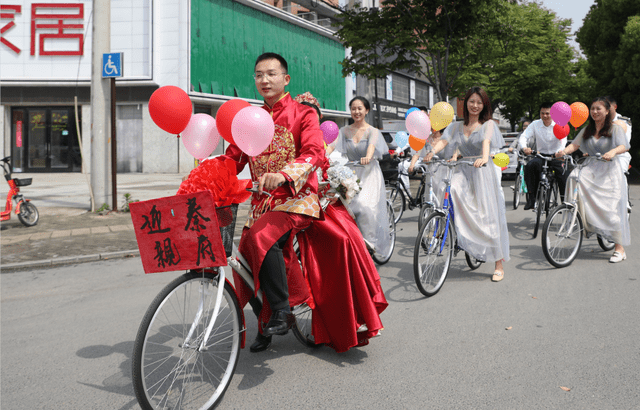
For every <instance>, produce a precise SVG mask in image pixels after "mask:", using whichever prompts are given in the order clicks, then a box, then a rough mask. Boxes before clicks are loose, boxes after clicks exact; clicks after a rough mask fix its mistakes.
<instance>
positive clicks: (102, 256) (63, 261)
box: [0, 249, 140, 273]
mask: <svg viewBox="0 0 640 410" xmlns="http://www.w3.org/2000/svg"><path fill="white" fill-rule="evenodd" d="M136 256H140V251H139V250H138V249H135V250H130V251H117V252H106V253H96V254H93V255H81V256H68V257H64V258H55V259H43V260H39V261H27V262H18V263H9V264H6V265H0V272H2V273H4V272H5V271H14V270H21V269H29V268H44V267H53V266H60V265H70V264H77V263H83V262H95V261H100V260H108V259H116V258H130V257H136Z"/></svg>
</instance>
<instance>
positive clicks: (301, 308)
mask: <svg viewBox="0 0 640 410" xmlns="http://www.w3.org/2000/svg"><path fill="white" fill-rule="evenodd" d="M291 312H292V313H293V315H294V316H295V317H296V323H295V325H294V326H293V328H291V330H292V331H293V335H294V336H295V337H296V339H298V340H299V341H300V342H301V343H302V344H303V345H305V346H308V347H319V346H322V345H321V344H316V342H315V338H314V337H313V335H312V334H311V319H312V316H313V311H312V310H311V308H310V307H309V305H307V304H306V303H303V304H302V305H298V306H294V307H293V308H292V309H291Z"/></svg>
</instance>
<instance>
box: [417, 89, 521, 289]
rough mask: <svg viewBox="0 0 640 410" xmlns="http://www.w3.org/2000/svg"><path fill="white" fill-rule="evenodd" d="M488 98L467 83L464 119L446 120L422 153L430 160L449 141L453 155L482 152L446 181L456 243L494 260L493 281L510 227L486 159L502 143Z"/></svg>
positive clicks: (506, 257) (499, 274)
mask: <svg viewBox="0 0 640 410" xmlns="http://www.w3.org/2000/svg"><path fill="white" fill-rule="evenodd" d="M492 112H493V111H492V110H491V102H490V101H489V97H488V96H487V93H486V92H485V91H484V90H483V89H482V88H480V87H472V88H471V89H470V90H469V91H467V93H466V95H465V98H464V121H458V122H455V123H453V124H451V125H449V126H448V127H447V128H446V130H445V132H444V134H443V135H442V139H441V140H440V141H439V142H438V143H437V144H436V146H435V147H434V148H433V149H432V150H431V152H429V153H428V154H427V156H426V157H425V160H426V161H430V160H431V158H433V155H434V154H437V153H438V152H440V151H441V150H442V149H444V148H445V147H446V146H447V145H448V144H453V146H454V147H455V148H456V151H455V153H454V156H453V157H452V160H455V159H457V156H458V154H460V155H463V156H465V157H471V156H481V157H480V158H478V159H477V160H476V161H475V163H474V166H475V168H469V167H459V168H458V169H457V170H456V174H455V175H454V176H453V178H452V181H451V200H452V201H453V205H454V209H455V211H456V232H457V237H458V246H459V247H460V248H462V249H463V250H465V251H466V252H468V253H469V254H470V255H472V256H473V257H475V258H476V259H479V260H482V261H490V260H493V261H495V271H494V274H493V277H492V280H493V281H494V282H499V281H501V280H502V279H503V278H504V268H503V266H502V262H503V260H504V261H507V260H509V232H508V231H507V219H506V210H505V205H504V198H503V196H502V195H501V194H500V191H502V187H501V186H500V183H499V182H498V181H499V179H498V172H500V171H501V170H500V168H498V167H497V166H496V165H495V164H492V163H490V164H489V166H488V167H485V168H481V167H482V166H483V165H485V164H487V163H488V162H489V154H490V151H491V149H492V148H493V149H496V148H500V147H502V146H504V139H503V138H502V134H501V133H500V130H499V129H498V126H497V125H496V123H495V122H494V121H492V120H491V114H492Z"/></svg>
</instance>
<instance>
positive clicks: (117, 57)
mask: <svg viewBox="0 0 640 410" xmlns="http://www.w3.org/2000/svg"><path fill="white" fill-rule="evenodd" d="M122 54H123V53H104V54H102V78H110V77H122Z"/></svg>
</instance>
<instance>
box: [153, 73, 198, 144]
mask: <svg viewBox="0 0 640 410" xmlns="http://www.w3.org/2000/svg"><path fill="white" fill-rule="evenodd" d="M149 114H151V119H152V120H153V122H155V123H156V125H157V126H158V127H160V128H162V129H163V130H165V131H167V132H169V133H171V134H180V133H181V132H182V131H183V130H184V129H185V128H187V124H189V120H190V119H191V100H190V99H189V96H188V95H187V93H186V92H184V91H183V90H182V89H181V88H179V87H176V86H173V85H165V86H164V87H160V88H158V89H157V90H155V91H154V92H153V94H151V98H149Z"/></svg>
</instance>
